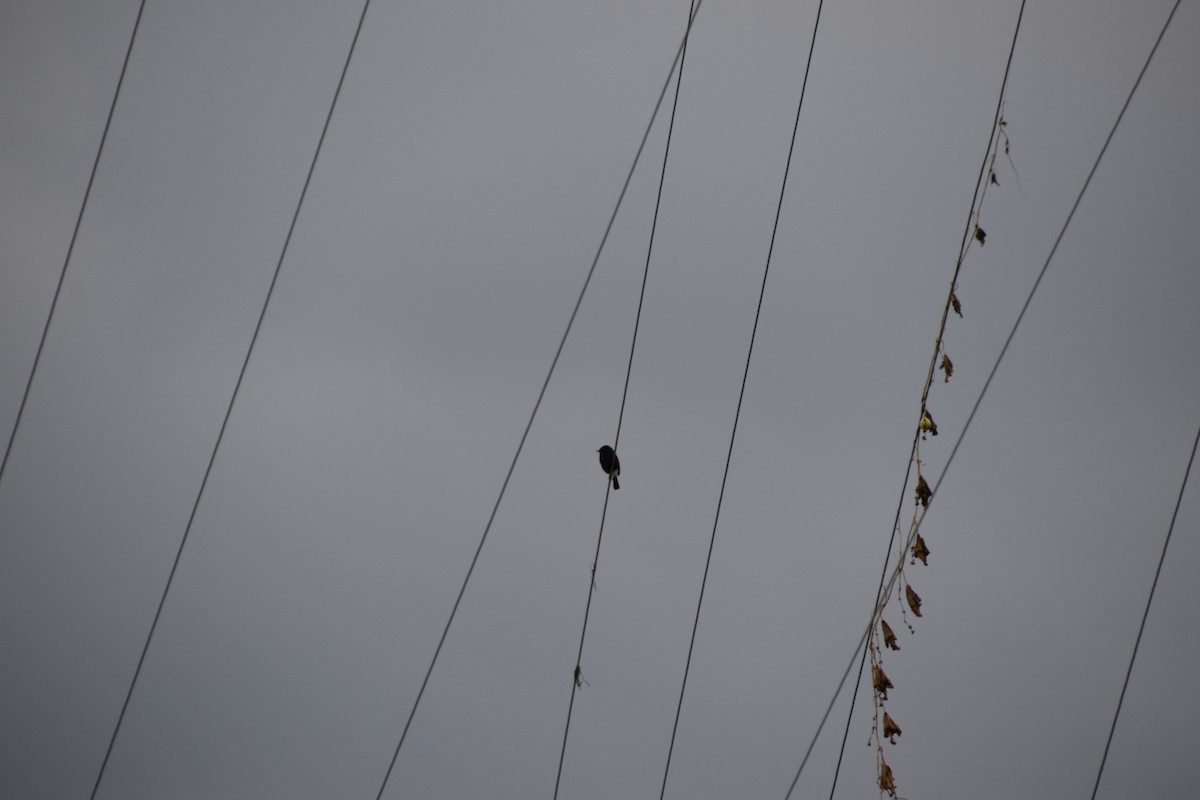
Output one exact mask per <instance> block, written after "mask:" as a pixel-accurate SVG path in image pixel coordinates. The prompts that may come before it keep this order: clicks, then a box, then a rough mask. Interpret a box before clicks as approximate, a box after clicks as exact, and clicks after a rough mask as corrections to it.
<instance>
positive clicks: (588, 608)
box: [554, 0, 696, 800]
mask: <svg viewBox="0 0 1200 800" xmlns="http://www.w3.org/2000/svg"><path fill="white" fill-rule="evenodd" d="M695 11H696V0H688V33H685V34H684V37H683V46H682V47H681V48H680V54H679V77H678V78H677V79H676V81H675V97H674V99H673V100H672V101H671V119H670V122H668V124H667V143H666V146H665V147H664V148H663V159H662V170H661V172H660V173H659V176H658V194H657V196H656V197H655V200H654V217H653V219H652V221H651V223H650V242H649V244H648V245H647V246H646V266H645V268H644V269H643V270H642V290H641V293H640V294H639V295H638V305H637V314H636V315H635V316H634V319H633V340H632V341H631V342H630V344H629V363H628V365H626V367H625V388H624V389H623V390H622V391H621V410H620V411H619V412H618V414H617V433H616V435H615V436H614V437H613V450H616V449H617V445H618V443H619V442H620V441H621V424H622V422H623V421H624V420H625V400H626V398H627V397H628V396H629V378H630V375H632V374H633V354H634V351H635V350H636V349H637V337H638V329H639V327H640V326H641V322H642V305H643V304H644V302H645V300H646V283H647V281H648V280H649V278H650V256H651V254H652V253H653V252H654V235H655V233H656V232H657V231H658V211H659V208H660V207H661V206H662V194H663V185H664V184H665V183H666V181H667V161H668V159H669V158H670V156H671V139H672V137H673V135H674V133H675V112H676V110H677V109H678V108H679V89H680V87H681V86H683V67H684V63H685V62H686V61H687V44H688V36H689V33H690V30H691V21H692V19H693V15H694V14H695ZM605 485H606V488H605V490H604V508H603V509H602V510H601V512H600V532H599V533H598V534H597V535H596V554H595V556H594V557H593V558H592V576H591V579H590V580H589V581H588V595H587V604H586V605H585V606H584V608H583V627H582V628H581V630H580V632H579V651H578V652H577V653H576V655H575V671H574V674H573V676H572V678H571V699H570V701H569V702H568V703H567V722H566V725H564V727H563V736H562V748H561V749H560V750H559V753H558V772H557V773H556V774H555V776H554V800H558V789H559V785H560V784H561V782H562V771H563V762H564V761H565V760H566V756H567V735H568V734H569V733H570V732H571V714H572V712H573V711H574V710H575V692H576V690H578V689H579V682H580V680H581V679H582V677H581V676H582V674H583V673H582V669H583V668H582V664H583V643H584V641H585V640H586V639H587V626H588V618H589V617H590V616H591V612H592V595H593V594H595V591H596V568H597V566H598V565H599V563H600V543H601V542H602V541H603V540H604V521H605V519H606V518H607V517H608V498H609V496H610V495H611V494H612V481H611V480H606V481H605Z"/></svg>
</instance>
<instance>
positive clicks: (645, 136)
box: [375, 0, 704, 800]
mask: <svg viewBox="0 0 1200 800" xmlns="http://www.w3.org/2000/svg"><path fill="white" fill-rule="evenodd" d="M703 2H704V0H696V7H695V10H694V11H693V12H692V15H691V17H690V18H689V19H688V27H687V31H685V32H684V35H683V37H684V38H683V40H682V41H680V43H679V47H678V48H677V49H676V50H675V58H674V59H673V60H672V61H671V69H670V70H669V71H668V72H667V79H666V80H665V81H663V85H662V89H661V90H660V91H659V93H658V100H657V101H656V102H655V103H654V110H653V111H652V112H651V113H650V120H649V122H647V123H646V130H645V132H644V133H643V134H642V139H641V142H640V143H639V144H638V148H637V152H636V153H635V154H634V156H633V163H632V164H630V165H629V172H628V173H627V174H626V175H625V182H624V184H622V186H621V192H620V194H619V195H617V202H616V204H615V205H614V206H613V210H612V214H611V215H610V216H609V218H608V224H607V225H606V226H605V228H604V235H603V236H601V237H600V244H599V246H598V247H597V248H596V255H595V256H594V257H593V258H592V264H591V266H590V267H589V268H588V271H587V277H586V278H584V281H583V287H582V288H581V289H580V290H579V296H578V297H577V298H576V300H575V307H574V308H573V309H572V310H571V316H570V318H569V319H568V320H567V327H566V329H565V330H564V331H563V335H562V338H561V339H560V340H559V342H558V349H557V350H555V351H554V358H553V359H551V361H550V369H549V370H547V372H546V379H545V380H544V381H542V388H541V389H540V390H539V391H538V396H537V400H536V401H534V404H533V410H532V411H531V412H530V414H529V421H528V422H526V423H525V430H524V431H523V432H522V433H521V440H520V441H519V442H518V443H517V450H516V452H515V453H513V457H512V462H511V463H510V464H509V465H508V472H507V473H506V474H505V476H504V482H503V483H502V484H501V485H500V493H499V495H497V497H496V502H495V504H494V505H493V506H492V513H491V514H490V515H489V516H488V521H487V524H486V525H484V527H483V535H482V536H480V537H479V544H478V546H476V548H475V555H474V556H472V558H471V564H470V566H469V567H467V574H466V576H465V577H464V578H463V582H462V586H461V587H459V590H458V596H457V597H456V598H455V599H454V606H453V607H452V608H451V609H450V616H449V618H447V620H446V625H445V627H444V628H443V629H442V635H441V638H440V639H438V643H437V647H436V648H434V651H433V658H432V659H431V660H430V662H429V668H428V669H426V670H425V677H424V678H423V679H422V680H421V688H420V689H419V690H418V691H417V697H416V699H415V700H413V704H412V708H411V710H410V711H409V712H408V720H407V721H406V722H405V723H404V730H403V731H402V732H401V734H400V741H399V742H397V743H396V749H395V750H394V751H393V752H392V759H391V761H390V762H389V763H388V768H387V771H386V772H385V773H384V776H383V781H382V782H381V783H380V784H379V792H378V793H377V794H376V795H375V800H380V799H381V798H382V797H383V792H384V790H385V789H387V784H388V780H389V779H390V778H391V776H392V770H393V769H394V768H395V766H396V759H397V758H399V756H400V748H402V747H403V746H404V742H405V740H406V739H407V738H408V731H409V729H410V728H411V727H412V723H413V718H414V717H415V716H416V714H417V707H418V706H420V704H421V698H422V697H423V696H424V695H425V689H426V687H427V686H428V685H429V676H430V675H432V674H433V668H434V666H435V665H436V664H437V660H438V656H439V655H440V654H441V652H442V645H444V644H445V643H446V634H448V633H449V632H450V626H451V625H452V624H453V623H454V616H455V615H456V614H457V613H458V607H459V605H460V604H461V603H462V599H463V594H464V593H465V592H466V591H467V584H468V583H470V581H471V575H472V573H474V572H475V565H476V563H478V561H479V554H480V553H481V552H483V544H484V542H486V541H487V537H488V533H489V532H490V531H491V530H492V523H493V522H494V521H495V519H496V512H497V511H499V509H500V501H501V500H503V499H504V492H505V490H507V489H508V482H509V480H511V479H512V475H513V470H514V469H516V466H517V459H519V458H520V457H521V450H522V449H523V448H524V447H525V440H526V439H527V438H528V437H529V430H530V429H531V428H532V427H533V420H534V419H535V418H536V417H537V412H538V409H539V408H541V405H542V398H544V397H545V396H546V387H547V386H549V385H550V378H551V377H553V375H554V368H555V367H556V366H557V365H558V358H559V356H561V355H562V351H563V347H564V346H565V345H566V343H567V337H568V336H569V335H570V333H571V327H572V326H573V325H574V324H575V317H576V315H577V314H578V313H579V307H580V305H582V303H583V296H584V295H585V294H586V293H587V289H588V284H590V283H591V281H592V275H593V274H594V273H595V271H596V265H597V264H598V263H599V262H600V254H601V253H602V252H604V244H605V243H606V242H607V241H608V235H609V233H610V232H612V227H613V223H614V222H615V221H616V219H617V212H618V211H620V210H621V203H622V201H623V200H624V199H625V192H626V191H627V190H628V189H629V182H630V180H632V178H633V173H634V171H635V170H636V169H637V165H638V161H639V160H641V157H642V151H643V150H644V149H645V148H646V140H647V139H649V138H650V130H651V129H652V128H653V127H654V120H655V119H656V118H657V117H658V111H659V109H660V108H661V107H662V104H663V100H664V99H665V98H666V96H667V88H668V87H669V86H670V85H671V79H672V78H673V77H674V76H675V67H676V66H678V64H679V62H680V59H681V58H682V54H683V47H684V44H685V43H686V42H687V37H688V34H690V33H691V30H692V25H694V24H695V22H696V17H697V15H699V13H700V6H701V4H702V3H703Z"/></svg>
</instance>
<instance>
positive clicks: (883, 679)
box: [867, 103, 1020, 799]
mask: <svg viewBox="0 0 1200 800" xmlns="http://www.w3.org/2000/svg"><path fill="white" fill-rule="evenodd" d="M1000 108H1001V112H1000V113H999V114H998V115H997V121H996V126H995V129H994V130H993V131H992V142H993V144H992V148H991V153H990V155H989V156H988V158H987V160H986V162H985V163H986V168H987V180H986V181H984V182H983V183H982V187H981V190H980V192H979V196H978V198H977V201H976V202H975V204H974V210H973V212H972V214H971V218H970V221H969V223H968V231H970V232H971V235H970V236H969V237H964V243H963V247H962V250H961V252H960V253H959V257H958V262H957V264H956V265H955V270H954V278H953V280H951V282H950V289H949V291H948V293H947V296H946V302H945V305H944V306H943V308H942V317H941V323H940V325H939V327H938V335H937V339H936V341H935V343H934V353H933V358H932V360H931V362H930V367H929V371H928V374H927V375H926V378H925V385H924V388H923V390H922V392H921V413H920V416H919V418H918V422H917V432H916V435H915V436H914V439H913V451H912V462H911V464H910V466H915V467H916V475H917V478H916V483H915V486H914V490H913V513H912V518H911V520H910V522H909V526H908V535H907V536H905V537H904V538H903V539H900V540H899V545H898V547H899V550H900V552H899V553H897V567H896V573H895V580H894V581H893V583H892V584H891V585H890V586H891V589H890V590H888V591H887V592H885V593H884V594H883V596H882V597H881V598H880V599H879V604H878V606H877V607H876V609H875V620H874V624H873V626H872V627H873V630H872V635H871V636H870V637H869V638H868V641H867V648H868V656H869V658H870V660H871V687H872V690H873V691H872V701H873V707H874V713H873V714H872V722H871V736H870V739H869V741H870V743H871V744H872V745H873V746H874V747H875V761H876V769H877V774H878V783H879V790H880V792H881V793H886V794H887V795H889V796H890V797H892V798H897V799H899V797H900V796H899V795H898V794H897V789H896V776H895V773H894V772H893V771H892V767H891V765H890V764H889V763H888V760H887V757H886V755H885V748H884V746H883V745H884V742H885V741H886V742H887V743H888V744H889V745H895V744H897V740H898V739H899V737H900V736H901V735H902V734H903V730H902V729H901V727H900V725H899V724H898V723H897V722H896V720H895V718H893V717H892V715H891V713H890V711H889V709H888V703H889V697H888V691H889V690H891V689H894V688H895V686H894V685H893V684H892V681H891V679H890V678H889V677H888V675H887V673H886V672H885V671H884V650H891V651H895V652H899V650H900V643H899V641H898V640H897V638H896V632H895V630H894V629H893V628H892V626H891V625H889V624H888V622H887V620H886V619H884V616H883V615H884V612H885V611H887V610H888V609H889V608H892V611H893V612H894V611H897V610H898V611H899V613H900V619H901V621H902V622H903V624H904V627H906V628H908V631H909V633H910V634H911V633H915V629H914V627H913V623H912V621H910V619H909V615H910V614H911V615H912V617H913V618H914V619H915V618H920V617H922V616H923V615H922V611H921V604H922V600H921V595H920V594H918V593H917V590H916V589H914V588H913V584H912V583H911V582H910V580H909V575H908V569H907V568H908V567H912V566H916V564H917V562H918V561H919V562H920V563H921V566H923V567H924V566H928V565H929V555H930V552H931V551H930V548H929V545H928V544H927V543H926V542H925V537H924V535H923V534H922V533H921V532H920V530H919V529H918V522H919V520H918V515H919V514H920V512H921V510H922V509H925V508H928V507H929V501H930V500H931V499H932V497H933V489H932V488H930V486H929V482H928V481H927V480H926V478H925V475H924V471H923V467H924V463H925V462H924V460H923V458H922V455H921V446H922V444H923V443H929V441H930V438H929V437H931V436H932V437H936V436H937V435H938V426H937V422H935V421H934V418H933V414H932V413H931V412H930V410H929V405H928V403H929V393H930V389H931V387H932V385H933V378H934V373H935V370H938V369H940V370H941V372H942V383H949V381H950V378H951V377H953V375H954V362H953V361H952V360H951V359H950V355H949V353H947V352H946V343H945V333H946V323H947V321H948V318H949V315H950V312H951V311H953V312H954V313H955V314H956V315H957V316H958V317H960V318H961V317H962V315H963V307H962V301H961V300H960V299H959V296H958V291H959V284H958V276H959V272H960V271H961V269H962V265H963V262H964V260H965V259H966V256H967V253H968V252H969V251H970V249H971V247H972V246H979V247H983V246H984V245H985V244H986V242H987V236H988V235H987V231H985V230H984V228H983V226H982V224H981V222H980V216H981V214H982V209H983V200H984V197H985V196H986V195H987V190H988V188H989V187H991V186H999V185H1000V181H999V179H998V178H997V176H996V161H997V159H998V157H999V154H1000V151H1001V149H1003V152H1004V155H1005V158H1006V159H1007V160H1008V163H1009V165H1010V166H1011V167H1012V172H1013V177H1014V179H1015V180H1016V183H1017V189H1018V191H1020V181H1019V179H1017V178H1016V174H1017V170H1016V165H1015V164H1013V161H1012V155H1011V152H1010V150H1011V141H1010V139H1009V135H1008V123H1007V121H1006V120H1005V118H1004V113H1003V109H1004V104H1003V103H1001V106H1000ZM910 543H911V544H910ZM905 550H907V552H905ZM893 590H894V591H893ZM893 600H894V601H895V607H892V602H893ZM893 619H895V618H894V617H893Z"/></svg>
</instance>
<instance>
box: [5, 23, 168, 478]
mask: <svg viewBox="0 0 1200 800" xmlns="http://www.w3.org/2000/svg"><path fill="white" fill-rule="evenodd" d="M145 9H146V0H142V2H141V3H140V4H139V5H138V11H137V17H136V18H135V19H134V21H133V32H132V33H130V34H129V45H128V46H127V47H126V48H125V60H124V61H122V62H121V75H120V77H118V78H117V88H116V89H115V90H114V91H113V99H112V103H110V104H109V106H108V117H107V118H106V119H105V120H104V132H103V133H101V134H100V145H99V147H97V148H96V158H95V159H93V160H92V172H91V174H90V175H88V181H87V187H86V188H85V189H84V190H83V202H82V203H80V205H79V214H77V215H76V217H75V229H74V230H72V231H71V243H70V244H68V245H67V255H66V258H64V259H63V265H62V270H60V271H59V273H58V284H57V285H56V286H55V287H54V297H53V298H52V299H51V300H50V311H49V313H47V314H46V324H45V325H44V326H42V337H41V339H39V340H38V346H37V351H36V352H35V353H34V356H33V366H31V367H30V368H29V378H28V379H26V381H25V391H24V392H22V394H21V404H20V405H19V406H17V417H16V419H15V420H13V426H12V430H11V431H10V432H9V434H8V444H7V445H5V447H4V458H3V459H2V460H0V481H2V480H4V470H5V469H6V468H7V467H8V457H9V456H10V455H11V454H12V448H13V441H15V440H16V438H17V429H18V428H19V427H20V426H21V418H22V417H23V416H24V415H25V403H26V402H27V401H28V400H29V390H30V388H31V387H32V386H33V376H34V375H36V374H37V368H38V365H39V364H40V363H41V361H42V350H43V349H44V348H45V346H46V336H47V335H48V334H49V333H50V322H51V321H52V320H53V319H54V310H55V309H56V308H58V298H59V295H61V294H62V287H63V281H64V280H66V277H67V267H68V266H70V264H71V255H72V254H73V253H74V252H75V242H76V240H77V239H78V238H79V228H80V227H81V226H82V225H83V212H84V211H86V210H87V205H88V199H89V198H90V197H91V196H92V184H93V183H95V181H96V171H97V170H98V169H99V168H100V156H101V155H103V154H104V144H105V142H107V141H108V131H109V128H111V127H112V121H113V114H114V113H115V112H116V110H117V99H118V98H120V96H121V87H122V86H124V85H125V72H126V70H128V68H129V56H130V54H132V53H133V43H134V41H135V40H136V39H137V34H138V28H140V27H141V24H142V12H143V11H144V10H145Z"/></svg>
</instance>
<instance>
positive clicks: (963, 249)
mask: <svg viewBox="0 0 1200 800" xmlns="http://www.w3.org/2000/svg"><path fill="white" fill-rule="evenodd" d="M1024 16H1025V0H1021V7H1020V9H1018V11H1017V24H1016V26H1015V28H1014V29H1013V36H1012V44H1011V45H1010V46H1009V49H1008V61H1007V62H1006V63H1005V65H1004V78H1003V79H1002V80H1001V81H1000V95H999V97H997V98H996V112H995V114H993V115H992V129H991V133H989V134H988V144H987V149H986V150H985V151H984V154H983V162H982V163H981V164H980V165H979V176H978V177H977V178H976V179H975V191H974V192H973V193H972V195H971V209H970V211H969V212H968V213H967V224H966V226H965V227H964V228H963V235H962V241H961V242H960V243H959V246H958V261H957V262H956V263H955V265H954V275H953V277H951V279H950V291H949V292H948V293H947V294H946V303H945V305H944V306H942V318H941V321H940V322H939V323H938V335H937V338H936V339H935V340H934V345H933V356H932V358H930V359H929V369H928V370H927V371H926V373H925V385H924V387H923V388H922V390H921V411H920V414H918V424H917V428H916V430H915V431H914V432H913V439H912V445H911V446H910V447H909V451H908V465H907V466H906V467H905V470H904V482H903V483H902V484H901V486H900V500H899V501H898V502H897V503H896V516H895V518H894V519H893V520H892V532H891V536H890V537H889V538H888V544H887V550H886V551H885V553H884V558H883V569H881V570H880V571H879V588H878V589H876V595H875V604H876V605H877V606H878V604H879V603H880V602H882V600H883V595H882V594H881V592H882V591H883V582H884V581H885V580H886V579H887V569H888V564H889V562H890V561H891V557H892V545H893V544H895V542H896V534H897V533H898V532H899V529H900V513H901V511H902V509H903V507H904V498H905V497H906V496H907V494H908V479H909V478H910V477H911V476H912V466H913V458H914V456H916V453H917V438H918V437H919V436H920V435H921V428H920V422H919V420H920V418H921V417H923V416H924V413H925V403H926V401H927V400H928V399H929V389H930V387H931V386H932V385H933V372H934V370H935V369H937V366H936V365H937V357H938V353H940V352H941V349H942V337H943V335H944V334H945V331H946V321H947V319H948V318H949V315H950V305H951V298H952V297H953V296H954V288H955V286H957V284H958V274H959V272H960V271H962V265H963V261H964V260H966V257H967V250H968V248H969V247H970V243H971V238H970V236H971V223H972V221H973V220H974V219H975V213H976V208H977V206H978V205H979V204H981V203H982V202H983V196H982V194H981V193H980V191H979V190H980V187H984V189H985V191H986V186H985V184H984V182H983V180H984V178H983V176H984V174H985V173H986V172H987V167H988V161H989V159H990V157H991V154H992V147H993V146H994V145H995V143H996V138H997V135H998V133H999V130H1000V128H999V125H1000V114H1001V109H1003V107H1004V95H1005V92H1006V91H1007V89H1008V75H1009V71H1010V70H1011V69H1012V61H1013V54H1014V53H1015V52H1016V50H1017V37H1018V36H1019V35H1020V33H1021V20H1022V18H1023V17H1024ZM866 663H867V649H866V648H863V651H862V658H861V659H860V660H859V662H858V678H857V679H856V680H855V682H854V694H853V695H852V696H851V698H850V710H849V711H848V712H847V713H846V728H845V730H844V731H843V732H842V745H841V748H840V749H839V750H838V759H837V766H836V767H835V768H834V770H833V785H832V786H830V788H829V800H833V795H834V793H835V792H836V791H837V783H838V776H839V775H840V774H841V771H842V759H843V758H844V756H845V755H846V741H847V739H848V738H849V737H850V722H851V720H852V719H853V718H854V706H855V704H856V703H857V702H858V690H859V687H860V686H861V685H862V674H863V668H864V667H865V666H866Z"/></svg>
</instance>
